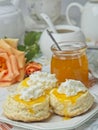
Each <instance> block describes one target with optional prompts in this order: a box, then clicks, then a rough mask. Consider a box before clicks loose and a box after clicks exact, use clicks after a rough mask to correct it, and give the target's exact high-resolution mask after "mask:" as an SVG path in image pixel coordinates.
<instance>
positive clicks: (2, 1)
mask: <svg viewBox="0 0 98 130" xmlns="http://www.w3.org/2000/svg"><path fill="white" fill-rule="evenodd" d="M15 10H16V9H15V7H14V6H13V5H12V4H11V3H10V0H0V15H4V14H8V13H11V12H14V11H15Z"/></svg>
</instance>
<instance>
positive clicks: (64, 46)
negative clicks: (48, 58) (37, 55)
mask: <svg viewBox="0 0 98 130" xmlns="http://www.w3.org/2000/svg"><path fill="white" fill-rule="evenodd" d="M58 45H59V47H60V48H61V50H58V48H57V46H56V44H53V45H52V46H51V50H52V51H58V52H69V51H73V52H75V51H78V50H83V49H87V45H86V43H85V42H80V41H79V42H75V41H63V42H58Z"/></svg>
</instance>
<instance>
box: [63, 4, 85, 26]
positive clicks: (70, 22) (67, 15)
mask: <svg viewBox="0 0 98 130" xmlns="http://www.w3.org/2000/svg"><path fill="white" fill-rule="evenodd" d="M73 6H76V7H78V8H79V10H80V12H81V13H82V10H83V6H82V5H80V4H78V3H76V2H74V3H71V4H69V5H68V6H67V8H66V12H65V14H66V20H67V22H68V24H70V25H75V24H76V22H75V21H73V20H71V19H70V17H69V11H70V9H71V8H72V7H73Z"/></svg>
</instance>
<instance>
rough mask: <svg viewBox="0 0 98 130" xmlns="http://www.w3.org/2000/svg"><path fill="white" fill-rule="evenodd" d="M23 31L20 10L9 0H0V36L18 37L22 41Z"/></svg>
mask: <svg viewBox="0 0 98 130" xmlns="http://www.w3.org/2000/svg"><path fill="white" fill-rule="evenodd" d="M24 33H25V26H24V19H23V16H22V14H21V11H20V10H19V9H17V8H16V7H15V6H14V5H13V4H12V3H11V1H10V0H0V38H4V37H10V38H18V39H19V40H21V41H22V39H23V37H24Z"/></svg>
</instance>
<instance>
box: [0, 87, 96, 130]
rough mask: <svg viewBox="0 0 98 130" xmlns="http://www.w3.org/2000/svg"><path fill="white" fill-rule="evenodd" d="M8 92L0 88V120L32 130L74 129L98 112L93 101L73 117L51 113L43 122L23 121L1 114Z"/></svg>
mask: <svg viewBox="0 0 98 130" xmlns="http://www.w3.org/2000/svg"><path fill="white" fill-rule="evenodd" d="M7 94H8V92H7V91H6V90H5V89H4V90H2V89H1V90H0V121H1V122H5V123H8V124H11V125H14V126H18V127H21V128H26V129H29V130H30V129H32V130H65V129H74V128H77V127H79V126H81V125H82V124H83V123H85V122H86V121H88V120H89V119H90V118H92V117H93V116H94V115H95V114H96V113H97V112H98V101H95V102H94V104H93V106H92V108H91V109H90V110H89V111H88V112H86V113H85V114H83V115H81V116H77V117H74V118H72V119H69V120H64V119H63V117H60V116H57V115H53V116H52V117H51V118H50V119H48V120H46V121H43V122H34V123H23V122H17V121H12V120H9V119H7V118H6V117H5V116H4V115H3V114H2V112H3V110H2V103H3V101H4V100H5V97H6V96H5V95H7Z"/></svg>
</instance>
